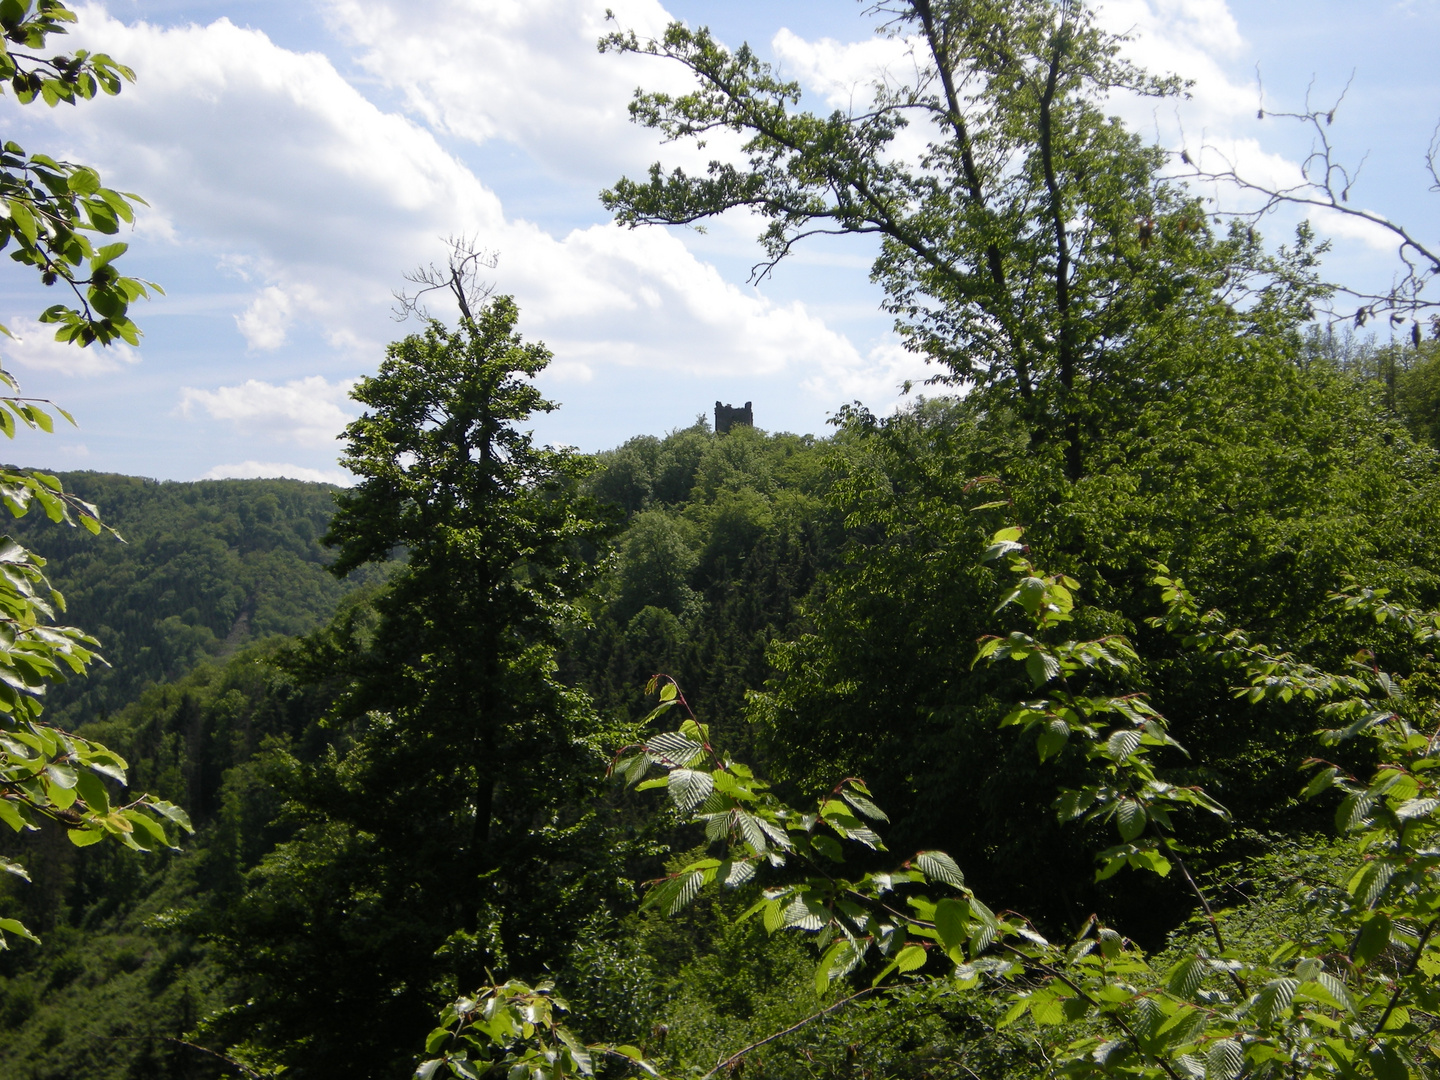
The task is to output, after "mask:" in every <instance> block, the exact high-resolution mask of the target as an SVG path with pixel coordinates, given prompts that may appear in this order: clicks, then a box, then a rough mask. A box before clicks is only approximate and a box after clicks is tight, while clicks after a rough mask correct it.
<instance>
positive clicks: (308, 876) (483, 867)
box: [227, 296, 624, 1077]
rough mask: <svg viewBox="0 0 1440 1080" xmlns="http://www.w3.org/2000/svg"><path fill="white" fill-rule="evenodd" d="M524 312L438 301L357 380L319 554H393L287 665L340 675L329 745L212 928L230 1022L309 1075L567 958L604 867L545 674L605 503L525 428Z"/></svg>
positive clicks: (587, 778) (570, 455)
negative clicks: (366, 600)
mask: <svg viewBox="0 0 1440 1080" xmlns="http://www.w3.org/2000/svg"><path fill="white" fill-rule="evenodd" d="M517 319H518V311H517V309H516V306H515V304H514V302H513V301H512V300H510V299H509V298H508V297H503V296H498V297H493V298H491V299H490V300H489V301H488V302H486V303H485V304H484V306H483V307H480V308H478V309H476V310H475V314H474V317H473V318H469V317H464V316H462V317H461V319H460V321H459V325H458V327H457V328H456V329H454V330H447V329H446V328H445V327H444V326H442V325H441V324H439V323H437V322H433V321H432V322H430V323H429V324H428V325H427V326H426V328H425V330H424V332H423V333H422V334H415V335H411V336H410V337H407V338H405V339H404V340H403V341H400V342H397V343H395V344H393V345H391V346H390V348H389V349H388V351H387V355H386V359H385V361H384V363H383V364H382V365H381V367H380V370H379V372H378V373H377V374H376V375H374V376H373V377H370V378H366V379H363V380H362V381H361V382H360V384H359V385H358V386H357V387H356V389H355V391H354V397H355V399H356V400H357V401H359V402H360V403H361V404H362V405H363V406H364V407H365V413H364V414H363V415H362V416H361V417H360V419H358V420H356V421H355V422H353V423H352V424H351V425H350V426H349V427H348V428H347V429H346V433H345V438H346V454H345V456H344V459H343V461H344V464H345V465H346V467H347V468H349V469H350V470H351V471H352V472H354V473H355V474H356V475H357V476H359V477H360V478H361V479H360V483H359V484H358V485H357V486H356V487H355V488H353V489H351V490H349V491H346V492H342V493H341V494H340V495H338V496H337V513H336V515H335V518H334V519H333V521H332V524H331V528H330V532H329V534H328V536H327V542H328V543H330V544H332V545H333V546H334V547H336V548H337V550H338V557H337V559H336V562H335V565H334V570H335V572H336V573H337V574H341V575H343V574H346V573H349V572H351V571H354V570H356V569H357V568H359V567H361V566H363V565H366V564H369V563H379V562H384V561H386V560H388V559H390V558H391V557H392V556H394V555H399V556H400V557H401V559H402V561H401V564H400V565H399V567H398V568H397V569H396V570H395V572H394V574H393V576H392V578H391V580H390V582H389V584H388V586H387V588H386V589H385V590H384V592H383V594H382V595H381V596H380V597H379V598H378V599H377V600H376V601H375V602H374V604H373V607H371V608H369V609H359V610H357V611H356V612H354V613H352V616H351V617H350V618H349V619H347V620H345V621H342V622H340V623H338V624H337V625H335V626H334V627H332V628H331V629H330V630H329V631H327V632H325V633H322V634H320V635H317V636H315V637H313V638H312V639H311V641H310V642H309V644H308V645H307V646H306V648H305V649H304V650H302V652H301V654H300V656H299V657H298V658H297V660H296V662H295V667H296V670H297V671H299V672H301V674H302V675H304V676H306V677H308V678H310V679H312V680H315V681H322V680H323V681H328V682H329V683H330V684H331V685H332V686H334V687H335V692H336V695H337V703H336V705H335V706H334V708H333V709H332V711H331V716H330V719H329V724H330V725H331V727H332V729H333V730H334V731H335V732H336V737H335V748H334V750H333V751H332V753H331V754H330V755H329V757H327V758H325V759H324V760H322V761H320V762H318V763H316V764H313V765H306V764H304V763H302V762H301V761H299V760H294V761H293V764H292V765H291V766H289V768H290V770H291V773H290V775H289V777H288V778H285V777H282V778H281V780H282V783H283V784H284V787H285V790H286V794H287V796H288V798H289V799H290V800H291V805H292V808H293V809H292V812H293V813H294V814H295V815H297V819H298V820H301V821H303V822H304V825H303V827H302V828H301V829H300V831H299V835H298V836H297V838H296V839H295V840H293V841H291V842H289V843H287V844H283V845H281V846H280V847H279V848H278V849H277V850H276V851H275V852H273V853H272V854H271V855H269V856H267V857H266V859H265V860H264V861H263V862H262V864H261V866H260V867H259V869H258V870H257V871H256V872H255V874H254V875H253V881H252V886H253V887H252V889H251V892H250V895H249V896H248V897H247V898H246V899H245V900H244V902H243V903H242V904H241V905H240V906H239V909H238V910H237V912H236V913H235V916H234V919H233V920H232V923H231V926H230V929H229V930H228V931H227V938H228V946H227V947H228V949H229V953H230V958H231V963H232V964H233V965H234V966H235V967H236V968H237V969H238V970H239V972H240V974H241V975H242V977H243V978H245V979H246V980H247V983H248V985H250V986H251V987H253V988H254V990H255V992H254V997H255V999H256V1004H255V1005H253V1006H252V1007H250V1008H249V1009H247V1010H242V1014H241V1015H239V1016H238V1017H237V1019H238V1021H239V1022H241V1023H242V1024H243V1025H245V1027H246V1029H247V1033H248V1035H249V1037H250V1038H251V1039H252V1040H254V1041H256V1042H258V1043H259V1044H261V1045H262V1046H265V1047H268V1048H269V1049H270V1051H271V1052H272V1053H273V1054H275V1055H276V1056H277V1058H278V1060H282V1061H285V1062H287V1063H291V1064H295V1065H303V1067H304V1068H305V1069H306V1070H307V1075H313V1076H377V1077H378V1076H384V1075H394V1074H395V1070H396V1069H402V1068H403V1067H404V1064H405V1061H406V1059H407V1058H408V1056H409V1053H410V1050H411V1047H410V1044H409V1035H408V1033H409V1032H412V1031H414V1030H416V1027H417V1025H419V1024H423V1023H424V1020H423V1019H422V1018H423V1017H424V1016H426V1014H427V1013H428V1012H429V1010H430V1009H431V1008H432V1006H433V1005H434V1003H435V1002H436V1000H438V997H440V996H443V995H445V994H446V993H453V992H454V991H455V990H457V989H458V987H459V986H462V985H467V984H469V983H471V982H473V981H475V980H476V978H477V977H478V976H479V975H480V973H481V972H482V971H483V970H485V969H486V968H487V967H488V968H502V967H503V968H505V969H507V970H510V971H512V972H528V973H531V974H532V975H538V974H539V973H540V969H541V968H542V966H543V965H544V964H546V963H551V964H557V963H559V962H560V961H561V960H563V956H564V953H565V949H566V948H567V946H568V944H569V941H570V938H571V936H573V933H574V929H573V928H574V925H575V924H577V923H578V922H579V921H580V917H581V916H582V915H583V914H584V913H585V912H587V911H589V910H591V909H593V907H594V906H595V905H596V904H598V903H600V902H601V901H602V900H603V899H604V898H605V896H606V895H607V894H608V893H610V892H612V891H613V890H614V889H615V888H617V886H616V885H615V884H614V882H615V878H616V877H617V876H618V875H617V874H616V873H614V872H613V866H612V864H613V860H614V859H615V858H617V857H619V855H620V854H622V853H623V849H624V845H623V844H622V843H618V842H615V841H613V840H612V839H610V838H605V837H604V836H603V834H602V832H601V830H600V826H599V825H598V824H597V822H596V818H595V808H594V807H593V805H591V803H590V801H589V798H590V796H591V794H592V793H593V792H594V791H595V790H596V785H597V784H599V783H600V782H601V781H602V777H603V773H604V756H603V751H602V749H601V746H600V743H599V741H598V740H600V739H601V737H602V735H603V729H602V727H601V725H600V722H599V720H598V718H597V717H596V716H595V713H594V710H593V709H592V707H591V706H590V703H589V701H588V699H587V698H586V697H585V695H584V694H583V693H580V692H578V691H574V690H571V689H570V688H567V687H566V686H564V685H562V684H561V683H560V682H559V680H558V679H557V677H556V672H555V649H556V646H557V645H558V643H559V635H560V630H561V628H562V626H563V624H564V623H565V621H566V620H567V619H570V618H573V617H575V611H574V604H575V601H576V600H577V598H578V597H579V596H580V595H581V593H582V592H583V590H584V589H585V588H586V587H587V586H588V585H589V583H590V582H591V581H592V580H593V578H594V577H595V574H596V572H597V561H596V560H597V556H598V555H599V553H600V552H601V550H602V549H603V545H604V544H605V543H606V540H607V537H608V536H609V534H610V532H611V529H612V527H613V524H612V520H611V517H610V515H608V514H606V513H604V512H602V511H600V509H599V508H598V507H597V506H596V505H595V504H593V503H591V502H590V501H589V500H588V499H586V498H584V497H582V496H581V495H580V494H579V493H578V491H577V482H578V480H579V479H580V477H581V476H582V475H583V474H584V473H585V471H586V470H587V469H588V468H589V465H588V463H587V459H585V458H584V457H582V456H581V455H579V454H577V453H575V452H573V451H570V450H554V449H548V448H541V447H537V446H535V445H534V443H533V441H532V439H531V436H530V435H529V433H528V432H526V431H525V430H524V429H523V427H522V426H521V425H523V424H524V423H525V421H526V419H527V418H528V417H530V416H531V415H532V414H533V413H534V412H535V411H537V410H548V409H550V408H553V406H552V405H551V404H550V403H549V402H547V401H546V400H545V399H544V398H543V397H541V395H540V393H539V391H538V390H537V389H536V388H535V386H534V385H533V382H532V381H531V380H532V379H533V377H534V376H535V375H536V374H537V373H538V372H539V371H540V370H541V369H542V368H543V367H544V366H545V364H546V363H547V362H548V361H549V358H550V354H549V352H548V351H547V350H546V349H545V348H544V346H542V345H540V344H536V343H527V342H524V341H523V340H522V339H521V338H520V336H519V334H518V333H517V332H516V330H515V324H516V321H517ZM606 867H610V868H611V871H612V872H610V873H609V874H605V873H602V870H603V869H604V868H606ZM257 943H263V944H257ZM387 1070H388V1071H387Z"/></svg>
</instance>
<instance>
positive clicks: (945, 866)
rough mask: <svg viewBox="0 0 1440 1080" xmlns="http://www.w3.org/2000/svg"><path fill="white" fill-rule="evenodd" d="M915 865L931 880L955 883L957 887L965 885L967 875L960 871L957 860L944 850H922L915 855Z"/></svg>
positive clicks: (947, 883)
mask: <svg viewBox="0 0 1440 1080" xmlns="http://www.w3.org/2000/svg"><path fill="white" fill-rule="evenodd" d="M915 865H916V866H917V867H918V868H919V869H920V872H921V873H922V874H924V875H925V877H926V878H928V879H929V880H930V881H939V882H942V883H944V884H946V885H953V886H955V888H957V889H963V888H964V887H965V875H964V874H962V873H961V872H960V867H959V866H957V865H956V863H955V860H954V859H952V858H951V857H950V856H949V855H947V854H945V852H943V851H922V852H920V853H919V854H918V855H916V856H915Z"/></svg>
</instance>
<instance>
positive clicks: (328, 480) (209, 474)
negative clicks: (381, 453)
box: [200, 461, 355, 487]
mask: <svg viewBox="0 0 1440 1080" xmlns="http://www.w3.org/2000/svg"><path fill="white" fill-rule="evenodd" d="M271 477H287V478H289V479H291V480H309V481H311V482H312V483H316V484H335V485H336V486H337V487H349V486H350V485H352V484H354V483H355V477H354V476H352V475H350V473H348V472H346V471H345V470H343V469H310V468H307V467H306V466H304V465H291V464H288V463H286V462H276V461H241V462H238V463H236V464H234V465H216V466H215V467H214V468H213V469H209V470H207V471H206V472H205V473H204V474H202V475H201V476H200V479H201V480H262V479H268V478H271Z"/></svg>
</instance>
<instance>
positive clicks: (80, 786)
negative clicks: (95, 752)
mask: <svg viewBox="0 0 1440 1080" xmlns="http://www.w3.org/2000/svg"><path fill="white" fill-rule="evenodd" d="M75 789H76V790H77V791H78V792H80V797H81V798H82V799H84V800H85V805H86V806H88V807H89V808H90V812H91V813H93V814H98V815H100V816H101V817H104V816H105V815H106V814H108V813H109V812H110V793H109V792H107V791H106V790H105V782H104V781H103V780H101V779H100V777H98V776H96V775H95V774H94V773H93V772H90V771H89V770H82V771H81V772H80V773H79V775H78V776H77V777H76V779H75Z"/></svg>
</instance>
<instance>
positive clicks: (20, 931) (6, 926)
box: [0, 919, 40, 945]
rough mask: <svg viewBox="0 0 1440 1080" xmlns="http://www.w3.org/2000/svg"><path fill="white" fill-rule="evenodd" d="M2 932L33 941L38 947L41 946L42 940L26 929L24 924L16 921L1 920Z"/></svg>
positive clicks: (0, 927)
mask: <svg viewBox="0 0 1440 1080" xmlns="http://www.w3.org/2000/svg"><path fill="white" fill-rule="evenodd" d="M0 930H3V931H5V932H6V933H7V934H14V935H15V936H16V937H22V938H24V939H25V940H26V941H33V942H34V943H35V944H36V945H39V944H40V939H39V938H38V937H36V936H35V935H34V934H32V933H31V932H30V931H29V930H27V929H25V924H24V923H22V922H19V921H18V920H16V919H0Z"/></svg>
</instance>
